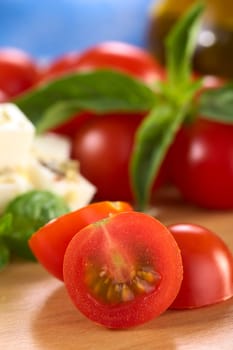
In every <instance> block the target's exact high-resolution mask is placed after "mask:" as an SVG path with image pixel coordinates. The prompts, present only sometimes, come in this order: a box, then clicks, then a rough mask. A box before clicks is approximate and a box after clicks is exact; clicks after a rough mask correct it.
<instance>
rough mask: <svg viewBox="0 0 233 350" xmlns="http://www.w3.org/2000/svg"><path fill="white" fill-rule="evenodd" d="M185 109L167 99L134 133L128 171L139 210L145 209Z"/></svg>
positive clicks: (183, 117)
mask: <svg viewBox="0 0 233 350" xmlns="http://www.w3.org/2000/svg"><path fill="white" fill-rule="evenodd" d="M186 113H187V110H186V108H179V107H177V106H176V105H174V104H171V103H169V102H167V103H164V104H161V105H158V106H156V107H155V108H154V109H153V110H152V111H151V112H150V113H149V115H148V116H147V117H146V118H145V119H144V121H143V122H142V124H141V125H140V127H139V129H138V131H137V133H136V137H135V143H134V149H133V154H132V158H131V164H130V174H131V183H132V187H133V191H134V194H135V200H136V206H137V208H138V210H145V209H146V206H147V204H148V202H149V199H150V193H151V188H152V185H153V181H154V179H155V178H156V176H157V174H158V171H159V169H160V166H161V164H162V161H163V160H164V158H165V155H166V153H167V151H168V148H169V146H170V145H171V143H172V141H173V140H174V137H175V135H176V132H177V131H178V129H179V127H180V125H181V124H182V122H183V120H184V119H185V116H186Z"/></svg>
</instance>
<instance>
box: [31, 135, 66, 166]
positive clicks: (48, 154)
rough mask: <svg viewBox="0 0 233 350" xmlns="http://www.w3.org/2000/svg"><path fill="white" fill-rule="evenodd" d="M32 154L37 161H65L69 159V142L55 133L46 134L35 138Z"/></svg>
mask: <svg viewBox="0 0 233 350" xmlns="http://www.w3.org/2000/svg"><path fill="white" fill-rule="evenodd" d="M32 153H33V155H34V156H35V157H36V158H38V159H40V160H41V159H43V160H47V161H50V160H54V161H60V162H62V161H65V160H68V159H69V158H70V153H71V141H70V140H69V139H68V138H67V137H64V136H60V135H57V134H55V133H46V134H43V135H38V136H36V137H35V139H34V141H33V145H32Z"/></svg>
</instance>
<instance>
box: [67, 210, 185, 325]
mask: <svg viewBox="0 0 233 350" xmlns="http://www.w3.org/2000/svg"><path fill="white" fill-rule="evenodd" d="M63 273H64V282H65V286H66V288H67V291H68V293H69V295H70V297H71V299H72V301H73V302H74V304H75V306H76V307H77V308H78V309H79V311H80V312H82V313H83V314H84V315H85V316H86V317H88V318H89V319H91V320H92V321H94V322H97V323H99V324H101V325H104V326H106V327H109V328H128V327H132V326H137V325H139V324H142V323H145V322H147V321H149V320H151V319H153V318H155V317H156V316H158V315H160V314H161V313H162V312H164V311H165V310H166V309H167V308H168V307H169V306H170V305H171V303H172V302H173V300H174V299H175V297H176V295H177V293H178V291H179V288H180V285H181V281H182V275H183V268H182V261H181V255H180V251H179V249H178V246H177V244H176V242H175V240H174V238H173V237H172V235H171V234H170V232H169V231H168V230H167V229H166V227H165V226H164V225H163V224H162V223H160V222H159V221H158V220H156V219H154V218H153V217H152V216H149V215H146V214H144V213H138V212H134V211H131V212H127V213H126V212H125V213H119V214H116V215H112V216H110V217H108V218H106V219H104V220H100V221H98V222H95V223H93V224H91V225H88V226H86V227H85V228H83V229H82V230H80V231H79V232H78V233H77V234H76V235H75V236H74V237H73V239H72V240H71V241H70V243H69V245H68V247H67V249H66V252H65V256H64V264H63Z"/></svg>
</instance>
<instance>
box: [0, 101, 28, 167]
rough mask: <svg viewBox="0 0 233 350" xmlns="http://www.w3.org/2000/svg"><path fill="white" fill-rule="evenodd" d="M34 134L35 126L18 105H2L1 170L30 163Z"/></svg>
mask: <svg viewBox="0 0 233 350" xmlns="http://www.w3.org/2000/svg"><path fill="white" fill-rule="evenodd" d="M34 134H35V128H34V126H33V124H32V123H31V122H30V121H29V120H28V119H27V117H26V116H25V115H24V114H23V113H22V112H21V110H20V109H19V108H18V107H17V106H16V105H14V104H12V103H1V104H0V169H4V168H7V167H11V168H12V167H15V166H19V165H23V164H25V163H26V162H27V161H28V157H29V154H30V150H31V146H32V141H33V138H34Z"/></svg>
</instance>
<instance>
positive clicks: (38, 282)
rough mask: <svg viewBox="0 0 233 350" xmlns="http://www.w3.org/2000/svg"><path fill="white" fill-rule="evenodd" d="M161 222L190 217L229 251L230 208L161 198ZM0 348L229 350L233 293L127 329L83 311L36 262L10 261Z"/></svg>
mask: <svg viewBox="0 0 233 350" xmlns="http://www.w3.org/2000/svg"><path fill="white" fill-rule="evenodd" d="M156 214H157V217H158V218H159V219H160V220H161V221H162V222H164V223H165V224H170V223H174V222H193V223H197V224H201V225H205V226H206V227H208V228H209V229H211V230H213V231H214V232H216V233H217V234H219V235H220V236H221V237H222V238H223V240H224V241H225V242H226V243H227V244H228V245H229V247H230V249H231V251H232V252H233V212H232V211H230V212H220V211H207V210H201V209H198V208H195V207H192V206H190V205H187V204H184V203H182V202H181V201H179V200H178V199H177V198H176V197H174V198H173V197H172V196H169V198H165V199H163V200H159V201H158V204H157V207H156ZM0 349H3V350H21V349H22V350H73V349H74V350H103V349H107V350H113V349H116V350H123V349H127V350H130V349H132V350H152V349H153V350H155V349H159V350H173V349H177V350H183V349H188V350H204V349H206V350H233V298H232V299H231V300H228V301H225V302H222V303H219V304H216V305H212V306H209V307H204V308H201V309H195V310H189V311H187V310H186V311H171V310H170V311H167V312H165V313H164V314H163V315H161V316H160V317H158V318H156V319H155V320H153V321H151V322H149V323H147V324H145V325H143V326H140V327H136V328H134V329H130V330H120V331H117V330H114V331H113V330H108V329H105V328H104V327H101V326H98V325H96V324H94V323H92V322H91V321H89V320H88V319H86V318H85V317H84V316H82V315H81V314H80V313H79V312H78V311H77V310H76V309H75V308H74V306H73V305H72V304H71V301H70V299H69V297H68V296H67V294H66V290H65V288H64V286H63V284H62V282H60V281H58V280H56V279H55V278H53V277H51V276H50V275H49V274H48V273H47V272H46V271H45V270H44V269H43V268H42V267H41V266H40V265H39V264H37V263H30V262H22V261H20V262H13V263H11V265H10V266H9V267H7V268H6V269H5V270H3V271H2V272H0Z"/></svg>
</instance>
